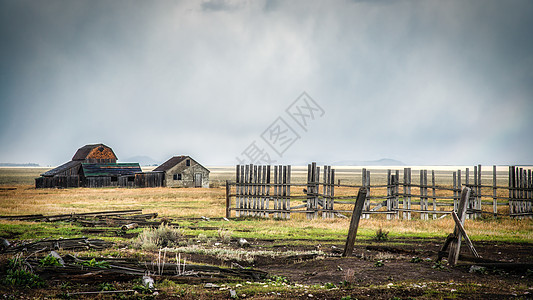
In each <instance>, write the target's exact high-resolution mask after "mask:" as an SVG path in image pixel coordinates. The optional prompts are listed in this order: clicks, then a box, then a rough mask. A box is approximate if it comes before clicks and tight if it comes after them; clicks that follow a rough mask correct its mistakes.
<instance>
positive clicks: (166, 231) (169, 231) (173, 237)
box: [132, 224, 183, 250]
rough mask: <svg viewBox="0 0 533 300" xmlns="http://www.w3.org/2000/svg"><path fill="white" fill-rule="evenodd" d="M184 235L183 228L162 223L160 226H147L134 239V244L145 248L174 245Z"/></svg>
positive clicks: (135, 246) (151, 248) (153, 248)
mask: <svg viewBox="0 0 533 300" xmlns="http://www.w3.org/2000/svg"><path fill="white" fill-rule="evenodd" d="M182 237H183V231H182V230H181V229H179V228H175V227H172V226H169V225H166V224H161V225H160V226H159V227H158V228H145V229H144V230H143V231H142V232H141V233H140V234H139V235H138V236H137V238H136V239H135V240H134V241H133V243H132V246H133V247H134V248H138V249H143V250H155V249H160V248H165V247H173V246H175V245H177V243H178V241H179V240H180V239H181V238H182Z"/></svg>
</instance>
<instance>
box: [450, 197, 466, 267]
mask: <svg viewBox="0 0 533 300" xmlns="http://www.w3.org/2000/svg"><path fill="white" fill-rule="evenodd" d="M470 192H471V189H470V188H469V187H463V189H462V191H461V199H460V200H459V209H458V214H457V215H458V216H459V220H460V223H461V224H464V222H465V219H466V207H467V204H468V200H469V198H470ZM453 234H454V237H455V238H454V239H453V240H452V242H451V244H450V254H449V256H448V263H449V264H450V265H452V266H455V265H456V264H457V260H458V258H459V252H460V250H461V232H460V231H459V230H458V229H457V228H456V229H455V230H454V233H453Z"/></svg>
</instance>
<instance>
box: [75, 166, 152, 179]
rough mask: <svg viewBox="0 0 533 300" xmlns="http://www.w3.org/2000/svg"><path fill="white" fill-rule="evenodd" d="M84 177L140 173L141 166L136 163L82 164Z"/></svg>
mask: <svg viewBox="0 0 533 300" xmlns="http://www.w3.org/2000/svg"><path fill="white" fill-rule="evenodd" d="M81 166H82V168H83V174H84V175H85V177H94V176H122V175H134V174H135V173H141V172H142V170H141V166H139V164H138V163H116V164H85V163H84V164H82V165H81Z"/></svg>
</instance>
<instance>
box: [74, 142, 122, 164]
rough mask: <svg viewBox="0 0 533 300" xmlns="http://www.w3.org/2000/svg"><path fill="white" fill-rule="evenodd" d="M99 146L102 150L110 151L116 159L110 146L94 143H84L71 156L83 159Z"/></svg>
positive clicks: (75, 158)
mask: <svg viewBox="0 0 533 300" xmlns="http://www.w3.org/2000/svg"><path fill="white" fill-rule="evenodd" d="M100 147H101V149H102V151H104V150H107V151H110V152H111V155H112V156H114V158H115V159H117V156H116V155H115V153H114V152H113V149H111V147H108V146H106V145H104V144H94V145H85V146H83V147H81V148H80V149H78V151H76V153H75V154H74V156H73V157H72V160H85V159H86V158H87V156H88V155H89V154H90V153H91V151H93V150H94V149H95V148H100ZM107 151H106V152H107Z"/></svg>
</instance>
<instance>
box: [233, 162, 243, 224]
mask: <svg viewBox="0 0 533 300" xmlns="http://www.w3.org/2000/svg"><path fill="white" fill-rule="evenodd" d="M240 205H241V165H237V167H236V170H235V209H236V210H235V217H237V218H238V217H240V215H241V212H240V211H239V208H240ZM230 214H231V212H230Z"/></svg>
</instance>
